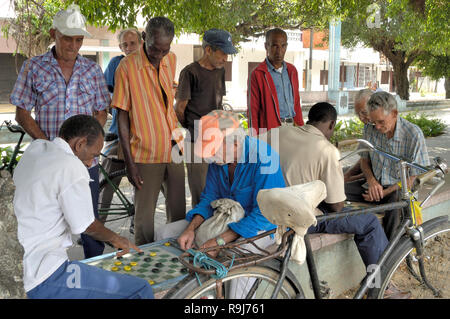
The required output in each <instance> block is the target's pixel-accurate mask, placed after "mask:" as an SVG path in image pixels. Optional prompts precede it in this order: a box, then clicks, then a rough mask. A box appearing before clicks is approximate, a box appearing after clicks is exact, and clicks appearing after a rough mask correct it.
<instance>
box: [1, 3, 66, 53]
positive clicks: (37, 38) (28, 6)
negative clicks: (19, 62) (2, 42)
mask: <svg viewBox="0 0 450 319" xmlns="http://www.w3.org/2000/svg"><path fill="white" fill-rule="evenodd" d="M11 3H12V4H13V5H14V12H15V14H16V17H15V18H12V19H9V20H8V21H7V23H6V24H5V25H4V26H3V27H2V32H3V34H4V36H5V37H6V38H9V37H11V38H13V39H14V40H15V42H16V45H17V47H16V50H15V52H16V53H20V54H22V55H24V56H26V57H28V58H30V57H33V56H35V55H39V54H43V53H44V52H46V51H47V48H48V46H49V45H50V44H51V42H52V39H51V37H50V34H49V30H50V28H51V27H52V21H53V16H54V15H55V13H56V12H58V11H59V9H60V8H62V7H63V6H64V3H63V0H14V1H11Z"/></svg>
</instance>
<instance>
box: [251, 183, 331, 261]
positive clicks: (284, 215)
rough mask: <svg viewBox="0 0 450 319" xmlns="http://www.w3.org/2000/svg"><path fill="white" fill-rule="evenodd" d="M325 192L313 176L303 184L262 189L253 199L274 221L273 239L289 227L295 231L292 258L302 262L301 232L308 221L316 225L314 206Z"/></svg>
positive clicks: (322, 197)
mask: <svg viewBox="0 0 450 319" xmlns="http://www.w3.org/2000/svg"><path fill="white" fill-rule="evenodd" d="M326 196H327V190H326V186H325V184H324V183H323V182H322V181H319V180H316V181H313V182H310V183H306V184H300V185H294V186H289V187H285V188H272V189H262V190H260V191H259V192H258V195H257V197H256V200H257V202H258V205H259V208H260V210H261V213H262V214H263V215H264V217H266V218H267V219H268V220H269V221H270V222H271V223H272V224H275V225H277V226H278V227H277V232H276V237H277V238H276V239H277V243H279V242H280V236H281V235H282V234H283V233H284V232H285V231H286V229H287V228H291V229H293V230H294V231H295V236H294V242H293V250H292V259H293V260H294V261H297V262H299V263H303V261H304V260H305V256H306V248H305V243H304V240H303V236H304V235H305V234H306V232H307V230H308V228H309V227H310V226H311V225H316V224H317V220H316V214H315V210H316V207H317V206H318V205H319V204H320V202H321V201H323V200H324V199H325V197H326Z"/></svg>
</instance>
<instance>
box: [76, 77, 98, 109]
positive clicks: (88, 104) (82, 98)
mask: <svg viewBox="0 0 450 319" xmlns="http://www.w3.org/2000/svg"><path fill="white" fill-rule="evenodd" d="M77 103H78V109H79V111H78V114H92V113H93V111H94V106H95V91H94V88H93V87H92V85H91V84H89V82H86V81H80V85H79V88H78V97H77Z"/></svg>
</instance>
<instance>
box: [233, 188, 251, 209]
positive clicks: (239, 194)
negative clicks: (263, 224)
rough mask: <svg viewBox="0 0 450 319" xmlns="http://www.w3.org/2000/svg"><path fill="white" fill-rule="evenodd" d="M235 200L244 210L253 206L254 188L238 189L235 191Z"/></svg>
mask: <svg viewBox="0 0 450 319" xmlns="http://www.w3.org/2000/svg"><path fill="white" fill-rule="evenodd" d="M233 197H234V198H235V200H236V201H237V202H239V203H240V204H241V206H242V207H243V208H244V209H246V208H247V209H248V208H250V207H252V206H253V186H252V185H250V186H247V187H242V188H237V189H235V190H234V196H233Z"/></svg>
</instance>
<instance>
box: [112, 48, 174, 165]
mask: <svg viewBox="0 0 450 319" xmlns="http://www.w3.org/2000/svg"><path fill="white" fill-rule="evenodd" d="M175 68H176V56H175V54H174V53H173V52H169V54H167V55H166V56H165V57H164V58H163V59H162V60H161V62H160V66H159V81H158V71H157V70H156V68H155V67H154V66H153V65H152V64H151V63H150V62H149V61H148V58H147V56H146V54H145V51H144V49H143V46H141V48H140V50H137V51H135V52H133V53H131V54H130V55H128V56H127V57H125V58H123V59H122V61H121V62H120V64H119V66H118V67H117V70H116V73H115V86H114V95H113V98H112V102H111V105H112V106H113V107H115V108H118V109H122V110H124V111H127V112H128V114H129V118H130V146H131V155H132V156H133V158H134V161H135V163H170V162H171V149H172V144H171V140H172V131H173V130H174V129H175V128H176V127H177V124H178V120H177V117H176V115H175V110H174V108H173V101H174V90H173V83H174V77H175ZM161 88H162V89H163V90H164V92H165V94H166V96H167V107H166V106H165V103H164V97H163V94H162V91H161Z"/></svg>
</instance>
